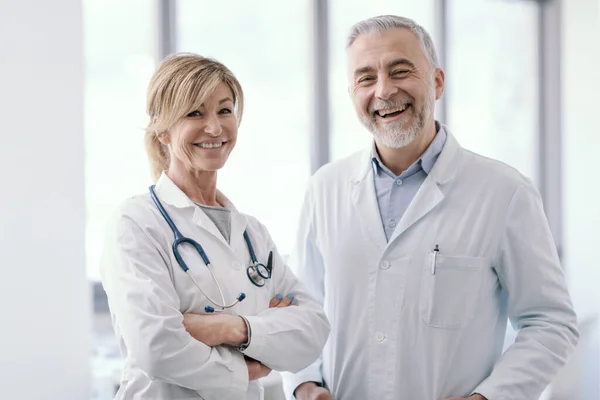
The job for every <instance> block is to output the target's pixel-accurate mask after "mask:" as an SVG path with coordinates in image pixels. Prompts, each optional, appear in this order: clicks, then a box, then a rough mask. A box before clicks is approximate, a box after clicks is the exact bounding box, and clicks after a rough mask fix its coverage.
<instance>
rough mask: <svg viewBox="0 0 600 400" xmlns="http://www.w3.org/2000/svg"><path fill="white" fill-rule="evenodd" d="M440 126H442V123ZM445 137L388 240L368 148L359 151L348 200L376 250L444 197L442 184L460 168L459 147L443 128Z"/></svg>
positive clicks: (381, 249)
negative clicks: (427, 172) (435, 159)
mask: <svg viewBox="0 0 600 400" xmlns="http://www.w3.org/2000/svg"><path fill="white" fill-rule="evenodd" d="M442 129H446V128H445V127H443V128H442ZM446 133H447V139H446V144H445V145H444V149H443V150H442V152H441V154H440V155H439V157H438V159H437V161H436V163H435V164H434V166H433V168H432V170H431V172H430V173H429V175H427V178H425V181H424V182H423V184H422V185H421V187H420V188H419V190H418V192H417V194H416V195H415V197H414V198H413V201H411V203H410V205H409V207H408V208H407V210H406V212H405V213H404V215H403V216H402V218H401V219H400V221H399V222H398V225H397V226H396V229H395V230H394V233H393V234H392V236H391V237H390V240H389V241H386V237H385V232H384V229H383V226H382V223H381V214H380V213H379V206H378V202H377V196H376V193H375V184H374V181H373V179H372V178H373V168H372V167H371V154H372V153H371V151H370V150H367V151H365V152H364V154H363V155H362V159H361V161H360V164H359V166H357V169H356V171H355V173H354V174H353V178H352V179H353V191H352V202H353V203H354V206H355V209H356V214H357V215H358V218H359V220H360V221H361V224H362V225H363V229H364V231H365V233H366V234H367V236H368V237H369V238H370V239H371V240H372V243H373V244H374V245H375V246H376V248H377V249H378V251H379V252H383V251H384V250H385V249H386V248H387V247H389V246H390V245H391V244H392V243H393V242H394V241H395V240H396V239H397V238H398V237H400V236H401V235H402V234H403V233H404V232H406V231H407V230H409V228H410V227H411V226H413V225H415V224H416V223H417V222H418V221H419V220H421V219H422V218H423V217H425V216H426V215H427V214H428V213H429V212H431V211H432V210H433V209H435V208H436V207H437V206H438V204H439V203H441V202H442V201H443V200H444V189H443V184H444V183H447V182H449V181H450V180H452V178H454V176H455V175H456V171H457V170H459V169H460V168H461V165H460V158H461V157H460V155H461V154H462V152H463V150H462V148H461V147H460V145H459V144H458V142H457V141H456V139H455V138H454V136H453V135H452V133H450V131H449V130H447V129H446Z"/></svg>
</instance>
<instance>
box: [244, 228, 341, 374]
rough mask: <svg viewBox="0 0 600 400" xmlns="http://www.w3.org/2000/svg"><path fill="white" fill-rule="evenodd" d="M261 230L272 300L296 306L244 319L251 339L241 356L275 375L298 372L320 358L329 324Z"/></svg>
mask: <svg viewBox="0 0 600 400" xmlns="http://www.w3.org/2000/svg"><path fill="white" fill-rule="evenodd" d="M261 227H262V226H261ZM262 230H263V233H264V235H265V237H266V239H267V240H266V242H267V246H268V247H267V248H268V249H272V250H273V275H272V286H271V290H272V293H271V296H272V297H274V296H275V295H276V294H282V295H283V296H286V295H287V294H293V295H294V298H295V299H296V300H297V305H294V306H289V307H284V308H269V309H266V310H264V311H261V312H259V313H258V314H257V315H255V316H245V317H246V318H247V319H248V322H249V324H250V327H251V331H252V336H251V339H250V345H249V346H248V347H247V348H246V349H245V350H243V353H244V354H245V355H247V356H248V357H251V358H254V359H256V360H259V361H260V362H262V363H263V364H265V365H267V366H268V367H270V368H272V369H274V370H276V371H291V372H298V371H300V370H301V369H302V368H306V367H307V366H309V365H310V364H311V363H313V362H314V361H315V360H316V359H317V358H318V357H319V355H320V353H321V351H322V350H323V347H324V346H325V342H326V341H327V338H328V336H329V330H330V326H329V321H328V320H327V317H326V316H325V312H324V311H323V308H322V306H321V305H320V304H319V303H318V302H317V301H315V299H314V298H313V296H311V295H310V294H309V291H308V290H307V288H306V287H305V286H304V284H303V283H302V282H300V280H299V279H298V278H297V277H296V275H294V273H293V272H292V270H291V269H290V267H289V266H287V265H286V264H285V263H284V262H283V260H282V257H281V256H280V255H279V253H278V252H277V249H276V248H275V244H274V243H273V241H272V240H271V238H270V236H269V234H268V232H267V230H266V228H264V227H262Z"/></svg>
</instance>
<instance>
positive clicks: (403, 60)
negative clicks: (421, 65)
mask: <svg viewBox="0 0 600 400" xmlns="http://www.w3.org/2000/svg"><path fill="white" fill-rule="evenodd" d="M397 65H408V66H409V67H411V68H416V65H415V63H413V62H412V61H410V60H409V59H407V58H397V59H395V60H392V61H390V62H389V63H388V68H392V67H395V66H397Z"/></svg>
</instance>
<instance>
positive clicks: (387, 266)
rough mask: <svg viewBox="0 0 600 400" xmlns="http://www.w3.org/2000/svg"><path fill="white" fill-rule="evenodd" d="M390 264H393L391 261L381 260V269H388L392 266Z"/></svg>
mask: <svg viewBox="0 0 600 400" xmlns="http://www.w3.org/2000/svg"><path fill="white" fill-rule="evenodd" d="M390 265H391V264H390V262H389V261H388V260H383V261H382V262H381V265H380V267H381V269H388V268H389V267H390Z"/></svg>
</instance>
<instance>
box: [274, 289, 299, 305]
mask: <svg viewBox="0 0 600 400" xmlns="http://www.w3.org/2000/svg"><path fill="white" fill-rule="evenodd" d="M297 304H298V300H296V299H295V298H294V293H290V294H288V295H287V296H285V297H283V295H282V294H278V295H277V296H275V297H273V298H272V299H271V302H270V303H269V308H283V307H287V306H295V305H297Z"/></svg>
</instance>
